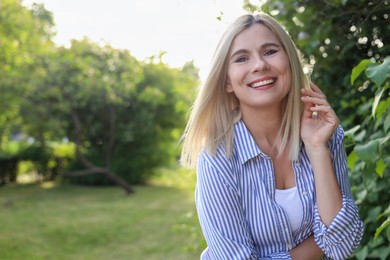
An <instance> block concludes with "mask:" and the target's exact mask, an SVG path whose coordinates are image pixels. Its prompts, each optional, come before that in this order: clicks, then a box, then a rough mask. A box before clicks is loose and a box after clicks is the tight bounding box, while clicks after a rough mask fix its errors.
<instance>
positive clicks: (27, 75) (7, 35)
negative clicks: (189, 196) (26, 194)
mask: <svg viewBox="0 0 390 260" xmlns="http://www.w3.org/2000/svg"><path fill="white" fill-rule="evenodd" d="M0 7H1V8H0V38H1V39H2V40H1V41H0V47H1V48H0V90H1V93H2V95H1V96H0V109H1V111H2V114H1V115H0V153H1V151H3V150H4V147H5V146H6V145H7V143H8V142H10V141H12V140H13V138H14V137H15V136H17V137H18V138H19V139H18V140H21V142H26V141H27V140H30V141H31V140H33V142H34V143H33V145H32V146H31V147H30V148H28V149H27V150H25V151H24V153H23V154H20V156H21V159H23V160H28V161H30V162H33V163H34V165H35V168H36V170H37V171H38V172H39V173H41V174H43V175H45V174H46V173H47V172H51V171H53V170H54V171H55V175H57V174H58V173H59V171H61V172H65V171H66V170H83V169H85V168H86V165H85V160H82V158H81V157H80V156H79V157H77V159H75V152H73V155H72V156H68V155H69V153H67V155H66V156H59V155H57V154H56V149H54V148H53V147H52V144H53V143H55V144H60V143H62V140H69V143H70V144H73V145H74V146H73V148H76V147H77V148H78V149H79V151H80V154H82V155H83V156H84V157H85V158H86V159H87V160H89V161H90V162H91V163H92V164H93V165H95V166H99V167H107V168H109V169H110V170H111V171H113V173H114V174H117V175H119V176H121V177H122V178H123V179H125V180H127V181H129V182H132V183H141V182H145V181H146V180H147V179H148V177H149V176H150V175H151V173H152V172H153V168H154V167H158V166H162V165H169V164H171V163H173V162H175V161H176V159H177V157H178V155H179V149H178V147H177V143H178V139H179V136H180V133H181V132H182V130H183V127H184V124H185V117H186V113H187V110H188V108H189V104H190V99H192V93H193V92H194V91H195V86H196V85H197V84H198V76H197V69H196V68H195V67H194V66H193V63H192V62H189V63H187V64H186V65H185V66H184V67H183V68H182V69H174V68H170V67H168V66H167V65H166V64H163V63H162V62H161V56H162V55H163V53H162V54H160V61H159V62H153V61H152V62H149V63H145V62H140V61H138V60H136V59H135V58H134V57H133V56H131V55H130V52H129V51H127V50H118V49H115V48H112V47H111V46H109V45H106V46H101V45H99V44H96V43H93V42H91V41H89V40H88V39H83V40H79V41H76V40H74V41H72V44H71V47H70V48H65V47H59V46H55V45H54V44H53V42H52V41H51V38H52V37H53V35H54V33H53V32H54V30H53V18H52V14H51V13H50V12H48V11H47V10H46V9H45V8H44V6H43V5H39V4H33V5H32V6H31V7H30V8H26V7H24V6H23V5H21V2H20V1H18V0H2V1H1V2H0ZM50 178H51V177H50ZM78 181H80V182H82V183H93V184H107V183H108V181H107V180H105V179H103V178H101V176H98V177H92V178H91V177H86V178H80V179H79V180H78Z"/></svg>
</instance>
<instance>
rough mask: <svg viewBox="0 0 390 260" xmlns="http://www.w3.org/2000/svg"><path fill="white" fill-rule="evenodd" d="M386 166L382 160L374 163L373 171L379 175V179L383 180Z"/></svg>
mask: <svg viewBox="0 0 390 260" xmlns="http://www.w3.org/2000/svg"><path fill="white" fill-rule="evenodd" d="M386 166H387V165H386V163H385V162H384V161H383V160H382V159H380V160H379V161H377V162H376V167H375V171H376V173H377V174H378V175H379V177H381V178H383V175H384V172H385V170H386Z"/></svg>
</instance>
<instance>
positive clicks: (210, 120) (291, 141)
mask: <svg viewBox="0 0 390 260" xmlns="http://www.w3.org/2000/svg"><path fill="white" fill-rule="evenodd" d="M253 24H262V25H264V26H266V27H268V28H269V29H270V30H271V31H272V32H273V34H274V35H275V36H276V37H277V39H278V40H279V41H280V43H281V44H282V46H283V48H284V50H285V52H286V54H287V57H288V59H289V63H290V69H291V83H292V87H291V90H290V91H289V93H288V96H287V102H286V111H285V113H284V116H283V120H282V127H281V129H280V130H279V134H278V139H279V141H280V142H278V143H280V145H279V146H278V148H279V153H281V152H282V151H283V150H284V149H285V148H286V147H289V149H290V151H289V155H290V159H292V160H297V159H298V154H299V146H300V142H301V139H300V121H301V115H302V109H303V106H302V102H301V101H300V88H302V87H304V88H309V80H308V78H307V76H306V75H305V74H304V72H303V68H302V60H301V55H300V53H299V51H298V49H297V48H296V46H295V44H294V42H293V41H292V40H291V38H290V36H289V35H288V33H287V32H286V31H285V30H284V28H283V27H282V26H281V25H280V24H279V23H278V22H277V21H276V20H275V19H273V18H272V17H271V16H269V15H267V14H258V15H249V14H248V15H243V16H240V17H238V18H237V19H236V21H235V22H233V23H232V24H231V25H230V27H228V29H227V30H226V32H225V33H224V35H223V36H222V38H221V40H220V42H219V44H218V46H217V49H216V51H215V54H214V57H213V60H212V63H211V69H210V72H209V74H208V77H207V78H206V80H205V82H204V84H203V85H202V86H201V88H200V91H199V94H198V96H197V98H196V100H195V102H194V105H193V107H192V111H191V115H190V118H189V120H188V123H187V126H186V129H185V132H184V135H183V140H184V143H183V150H182V154H181V164H182V165H184V166H189V167H194V166H196V163H197V160H198V156H199V154H200V153H201V152H202V151H203V150H205V151H206V152H208V153H210V154H215V153H216V151H217V148H218V146H219V145H224V147H225V149H226V154H227V156H231V155H232V153H233V136H232V132H233V125H234V124H235V123H236V122H237V121H239V120H240V118H241V113H240V110H239V101H238V99H237V97H236V96H235V95H234V93H228V92H227V91H226V90H225V87H226V81H227V71H228V55H229V52H230V48H231V45H232V43H233V41H234V39H235V38H236V37H237V35H238V34H239V33H241V32H242V31H244V30H245V29H247V28H249V27H250V26H252V25H253Z"/></svg>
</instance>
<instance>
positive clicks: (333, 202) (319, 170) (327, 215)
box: [301, 84, 363, 260]
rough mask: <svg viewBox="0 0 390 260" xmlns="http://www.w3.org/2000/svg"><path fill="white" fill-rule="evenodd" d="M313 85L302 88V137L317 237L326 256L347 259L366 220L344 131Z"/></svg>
mask: <svg viewBox="0 0 390 260" xmlns="http://www.w3.org/2000/svg"><path fill="white" fill-rule="evenodd" d="M311 86H312V90H302V94H303V97H302V101H303V102H304V103H305V110H304V114H303V119H302V124H301V137H302V140H303V142H304V144H305V150H306V152H307V155H308V157H309V160H310V163H311V165H312V168H313V172H314V182H315V190H316V204H315V205H314V226H313V231H314V240H315V242H316V244H317V245H318V246H319V247H320V248H321V250H322V251H323V252H324V253H325V255H327V256H329V257H331V258H332V259H335V260H336V259H345V258H347V257H348V256H349V255H350V254H352V252H353V251H354V250H355V249H356V247H357V246H358V245H359V243H360V240H361V238H362V235H363V223H362V221H361V219H360V217H359V212H358V208H357V206H356V204H355V202H354V200H353V197H352V193H351V189H350V185H349V180H348V171H347V162H346V153H345V149H344V143H343V141H344V131H343V129H342V128H341V127H340V126H338V122H339V120H338V118H337V116H336V114H335V112H334V111H333V109H332V108H331V107H330V105H329V104H328V102H327V101H326V97H325V95H324V94H323V93H322V92H321V90H319V88H318V87H317V86H315V85H314V84H312V85H311ZM313 112H317V113H318V115H317V117H312V113H313Z"/></svg>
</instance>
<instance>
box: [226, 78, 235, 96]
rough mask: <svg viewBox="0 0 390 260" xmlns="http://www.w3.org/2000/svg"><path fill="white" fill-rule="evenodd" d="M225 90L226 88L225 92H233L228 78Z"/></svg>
mask: <svg viewBox="0 0 390 260" xmlns="http://www.w3.org/2000/svg"><path fill="white" fill-rule="evenodd" d="M225 90H226V92H227V93H233V92H234V90H233V87H232V84H231V83H230V79H229V78H228V79H227V80H226V83H225Z"/></svg>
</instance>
